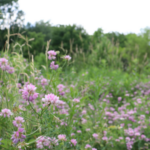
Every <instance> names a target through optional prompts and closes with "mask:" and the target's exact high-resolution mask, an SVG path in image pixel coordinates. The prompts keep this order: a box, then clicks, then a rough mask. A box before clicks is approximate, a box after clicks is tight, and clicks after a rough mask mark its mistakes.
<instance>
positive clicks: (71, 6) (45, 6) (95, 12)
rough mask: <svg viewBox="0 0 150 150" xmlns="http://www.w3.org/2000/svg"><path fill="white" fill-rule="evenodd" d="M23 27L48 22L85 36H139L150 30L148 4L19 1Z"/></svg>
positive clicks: (143, 0)
mask: <svg viewBox="0 0 150 150" xmlns="http://www.w3.org/2000/svg"><path fill="white" fill-rule="evenodd" d="M19 8H20V9H21V10H23V11H24V12H25V23H27V22H30V23H32V24H34V23H35V22H37V21H40V20H44V21H48V20H49V21H50V23H51V24H52V25H57V24H64V25H69V24H70V25H72V24H76V25H81V26H83V27H84V29H85V30H86V31H87V33H89V34H93V33H94V31H96V30H97V29H98V28H102V29H103V30H104V32H105V33H106V32H111V31H118V32H120V33H130V32H134V33H140V29H142V28H145V27H150V0H19Z"/></svg>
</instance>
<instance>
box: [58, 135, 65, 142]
mask: <svg viewBox="0 0 150 150" xmlns="http://www.w3.org/2000/svg"><path fill="white" fill-rule="evenodd" d="M58 139H59V140H61V141H66V135H65V134H59V135H58Z"/></svg>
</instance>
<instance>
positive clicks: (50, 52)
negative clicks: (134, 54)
mask: <svg viewBox="0 0 150 150" xmlns="http://www.w3.org/2000/svg"><path fill="white" fill-rule="evenodd" d="M47 53H48V55H49V56H48V59H50V60H52V59H56V55H57V53H56V52H55V51H54V50H50V51H48V52H47Z"/></svg>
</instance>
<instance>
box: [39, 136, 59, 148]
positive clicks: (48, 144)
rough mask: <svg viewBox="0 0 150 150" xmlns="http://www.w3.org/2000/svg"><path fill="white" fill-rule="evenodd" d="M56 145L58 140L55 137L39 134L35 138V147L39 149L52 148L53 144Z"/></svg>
mask: <svg viewBox="0 0 150 150" xmlns="http://www.w3.org/2000/svg"><path fill="white" fill-rule="evenodd" d="M57 145H58V140H57V139H56V138H50V137H47V136H39V137H38V138H37V139H36V147H37V148H39V149H44V148H49V149H52V148H53V146H57Z"/></svg>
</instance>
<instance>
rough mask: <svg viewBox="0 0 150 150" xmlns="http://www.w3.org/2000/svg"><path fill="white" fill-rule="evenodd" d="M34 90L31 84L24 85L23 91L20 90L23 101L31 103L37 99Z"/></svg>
mask: <svg viewBox="0 0 150 150" xmlns="http://www.w3.org/2000/svg"><path fill="white" fill-rule="evenodd" d="M35 90H36V87H35V86H34V85H32V84H28V85H25V87H24V89H23V90H21V91H22V97H23V99H25V100H27V101H31V102H33V101H34V100H35V99H36V98H37V97H38V93H36V92H35Z"/></svg>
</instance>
